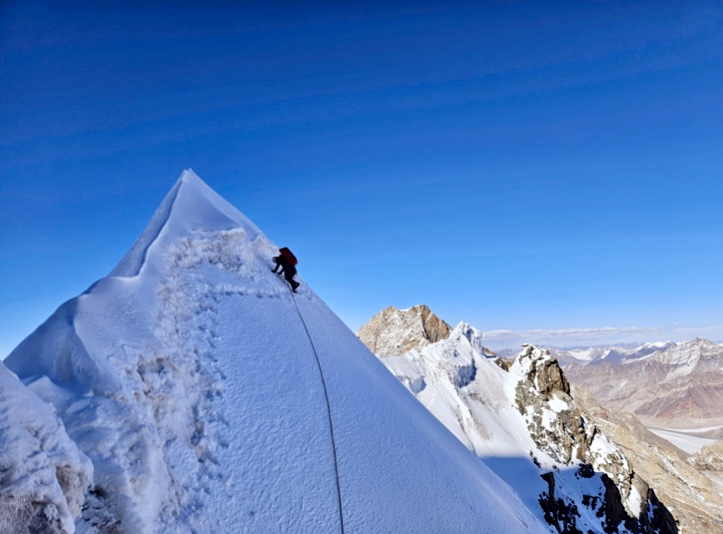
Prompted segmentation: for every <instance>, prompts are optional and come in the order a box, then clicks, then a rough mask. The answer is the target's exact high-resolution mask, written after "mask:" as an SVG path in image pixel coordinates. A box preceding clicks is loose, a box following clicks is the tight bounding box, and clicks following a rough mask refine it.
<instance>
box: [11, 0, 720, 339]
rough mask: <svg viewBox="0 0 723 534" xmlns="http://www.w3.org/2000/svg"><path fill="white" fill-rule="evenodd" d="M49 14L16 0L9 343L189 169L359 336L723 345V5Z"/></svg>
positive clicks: (213, 6) (136, 7)
mask: <svg viewBox="0 0 723 534" xmlns="http://www.w3.org/2000/svg"><path fill="white" fill-rule="evenodd" d="M52 4H58V3H53V2H41V1H16V0H15V1H14V0H9V1H4V2H2V3H0V180H1V182H0V200H1V201H2V206H3V208H2V210H0V242H1V243H2V247H1V248H0V251H1V252H0V253H1V254H2V262H1V263H0V352H3V353H7V352H8V351H9V350H11V349H12V347H14V346H15V345H16V344H17V343H18V342H19V341H21V340H22V338H23V337H25V335H27V334H29V333H30V332H31V331H32V330H33V329H34V328H35V327H36V326H38V325H39V324H40V323H41V322H42V321H43V320H44V319H45V318H46V317H47V316H48V315H50V314H51V313H52V312H53V311H54V309H55V308H56V307H57V306H58V305H60V304H61V303H62V302H63V301H65V300H67V299H68V298H71V297H73V296H75V295H77V294H78V293H80V292H82V291H83V290H85V289H86V288H87V287H88V286H89V285H90V284H91V283H93V282H94V281H95V280H97V279H98V278H100V277H102V276H105V275H106V274H107V273H108V272H109V271H110V270H111V269H112V268H113V266H114V265H115V264H116V263H117V262H118V261H119V260H120V258H121V257H122V256H123V254H124V253H125V251H126V250H127V249H128V248H129V247H130V246H131V245H132V243H133V242H134V240H135V238H136V237H137V236H138V235H139V234H140V232H141V231H142V230H143V228H144V226H145V224H146V223H147V222H148V220H149V219H150V217H151V216H152V214H153V212H154V210H155V208H156V207H157V206H158V204H159V203H160V201H161V200H162V198H163V196H164V195H165V194H166V192H167V191H168V190H169V189H170V188H171V187H172V185H173V183H174V182H175V180H176V179H177V177H178V176H179V174H180V173H181V171H182V170H183V169H185V168H189V167H190V168H193V169H194V171H195V172H196V173H197V174H198V175H199V176H201V177H202V178H203V179H204V180H205V181H206V182H207V183H208V184H209V185H210V186H211V187H213V188H214V189H216V190H217V191H218V192H219V193H220V194H221V195H223V196H224V197H226V198H227V199H228V200H229V201H230V202H231V203H233V204H234V205H235V206H236V207H238V208H239V209H240V210H241V211H242V212H244V213H245V214H246V215H247V216H249V217H250V218H251V219H252V220H253V221H254V222H256V224H257V225H259V226H260V227H261V228H262V230H264V231H265V232H266V234H267V235H268V236H269V237H270V238H271V239H272V240H274V241H275V242H276V243H278V244H279V245H288V246H290V247H291V248H292V250H294V252H295V253H296V254H297V256H299V258H300V265H299V267H300V274H301V275H302V277H303V278H304V279H305V280H306V281H307V282H309V283H310V284H311V285H312V286H313V288H314V289H315V290H316V292H317V293H319V295H320V296H321V297H322V298H323V299H324V300H326V302H327V303H328V304H329V305H330V306H331V307H332V309H334V310H335V311H336V312H337V313H338V314H339V315H340V317H341V318H342V319H344V320H345V321H346V322H347V324H348V325H349V326H350V327H351V328H352V329H356V328H358V327H359V326H360V325H361V324H362V323H364V322H365V321H366V320H368V319H369V318H370V317H371V316H372V315H373V314H374V313H376V312H378V311H380V310H381V309H382V308H384V307H386V306H388V305H395V306H398V307H407V306H411V305H413V304H417V303H426V304H428V305H429V306H430V307H431V308H432V309H433V310H434V311H435V312H436V313H438V314H439V315H440V316H441V317H442V318H444V319H445V320H447V321H448V322H450V323H452V324H456V323H457V322H458V321H459V320H465V321H467V322H469V323H471V324H473V325H474V326H477V327H478V328H480V329H482V330H485V331H500V330H503V331H511V332H506V333H499V332H498V333H497V334H494V335H492V334H490V339H491V340H492V339H493V338H495V336H498V337H497V338H495V339H497V340H498V341H499V343H500V344H504V342H503V341H502V339H503V338H504V336H505V335H509V337H510V339H512V338H514V340H515V342H517V341H518V338H520V339H521V338H525V337H528V338H530V340H532V341H536V340H537V339H545V340H547V341H550V340H552V341H555V342H556V343H557V344H567V343H568V342H570V341H571V340H574V341H579V342H588V341H589V342H593V341H595V342H596V341H619V340H629V339H638V340H653V339H681V340H682V339H690V338H692V337H695V335H703V336H707V337H711V338H713V339H717V340H721V341H723V209H721V205H722V203H723V8H721V6H720V3H719V2H713V1H711V2H704V1H703V2H694V3H691V2H679V3H676V2H595V3H587V2H584V3H582V2H485V3H474V2H470V3H458V4H447V5H446V6H445V7H438V6H436V5H435V4H434V3H426V4H425V3H414V4H413V3H397V4H394V5H392V6H389V5H387V6H382V5H381V4H383V3H381V2H375V3H364V2H355V3H351V4H349V3H347V4H346V5H344V6H339V5H335V4H332V3H324V2H314V3H312V5H311V6H304V5H302V3H295V4H292V3H287V4H282V3H277V4H269V5H266V6H264V7H262V8H260V7H238V6H236V5H234V4H237V3H231V2H228V3H225V2H206V3H205V4H207V5H205V6H204V5H202V3H200V2H199V3H198V4H197V5H196V6H195V7H194V6H193V5H192V4H191V3H189V2H184V3H182V4H184V7H182V8H179V7H177V6H173V2H155V3H153V5H152V6H148V5H143V4H144V3H141V2H123V3H117V4H116V5H115V6H114V7H107V6H106V7H102V6H100V5H98V4H101V3H97V2H67V3H63V5H52ZM121 4H123V5H122V6H121ZM600 329H604V330H600ZM532 331H535V332H532ZM515 336H517V337H515Z"/></svg>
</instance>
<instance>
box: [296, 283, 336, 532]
mask: <svg viewBox="0 0 723 534" xmlns="http://www.w3.org/2000/svg"><path fill="white" fill-rule="evenodd" d="M291 300H292V301H293V302H294V307H295V308H296V312H297V313H298V314H299V319H301V324H302V325H303V326H304V330H305V331H306V337H308V338H309V343H310V344H311V350H312V351H313V352H314V357H315V358H316V366H317V367H318V368H319V376H320V377H321V385H322V386H323V389H324V398H325V399H326V413H327V415H328V417H329V431H330V434H331V450H332V452H333V454H334V473H335V475H336V495H337V498H338V500H339V524H340V526H341V534H344V513H343V510H342V506H341V482H340V481H339V461H338V459H337V454H336V439H335V438H334V421H333V419H332V418H331V404H330V403H329V390H328V389H327V387H326V379H325V378H324V371H323V369H322V368H321V360H319V354H318V353H317V352H316V347H315V346H314V340H313V339H312V338H311V333H309V328H308V327H307V326H306V321H304V316H303V315H301V310H300V309H299V305H298V304H297V303H296V297H295V296H294V292H293V291H292V292H291Z"/></svg>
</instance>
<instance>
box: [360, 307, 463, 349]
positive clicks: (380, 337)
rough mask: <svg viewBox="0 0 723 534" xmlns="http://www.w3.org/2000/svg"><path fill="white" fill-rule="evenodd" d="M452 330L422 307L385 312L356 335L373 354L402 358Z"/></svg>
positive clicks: (445, 336)
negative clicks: (401, 356)
mask: <svg viewBox="0 0 723 534" xmlns="http://www.w3.org/2000/svg"><path fill="white" fill-rule="evenodd" d="M451 331H452V329H451V328H450V326H449V325H448V324H447V323H445V322H444V321H443V320H442V319H440V318H439V317H437V316H436V315H434V314H433V313H432V311H431V310H430V309H429V308H428V307H427V306H425V305H424V304H418V305H416V306H412V307H411V308H408V309H406V310H399V309H397V308H395V307H394V306H389V307H388V308H385V309H384V310H382V311H381V312H380V313H378V314H376V315H375V316H374V317H372V318H371V319H370V320H369V322H368V323H367V324H365V325H364V326H362V327H361V328H360V329H359V331H358V332H357V336H358V337H359V339H361V341H362V342H363V343H364V344H365V345H366V346H367V347H369V350H371V351H372V352H373V353H374V354H377V355H380V356H388V355H394V354H404V353H405V352H407V351H410V350H412V349H417V350H421V349H422V348H424V347H426V346H427V345H430V344H432V343H436V342H437V341H440V340H442V339H447V338H448V337H449V334H450V332H451Z"/></svg>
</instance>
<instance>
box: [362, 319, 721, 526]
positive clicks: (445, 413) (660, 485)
mask: <svg viewBox="0 0 723 534" xmlns="http://www.w3.org/2000/svg"><path fill="white" fill-rule="evenodd" d="M431 324H433V325H436V326H435V328H433V329H430V328H428V325H431ZM443 332H449V335H448V337H447V338H446V339H445V338H442V339H440V337H441V334H442V333H443ZM358 336H359V337H360V339H362V341H364V342H365V343H366V344H367V346H369V347H370V348H371V347H375V348H376V350H377V352H378V357H379V358H380V360H381V361H382V362H383V363H384V364H385V365H386V366H387V367H388V368H389V369H390V370H391V371H392V372H393V373H394V375H395V376H396V377H397V378H398V379H399V380H400V381H401V382H402V383H403V384H404V385H405V386H406V387H407V389H409V391H410V392H412V393H413V394H414V395H415V396H416V397H417V398H418V399H419V400H420V402H422V403H423V404H424V405H425V406H426V407H427V408H428V409H429V410H430V411H431V412H432V413H433V414H434V415H435V416H436V417H437V418H439V420H440V421H442V422H443V423H444V424H445V426H447V428H448V429H449V430H450V431H451V432H452V433H453V434H455V435H456V436H457V437H458V438H459V439H460V440H461V441H462V442H463V443H465V444H466V445H467V446H468V447H469V448H470V449H471V450H473V451H474V452H475V454H476V455H477V456H478V457H480V458H481V459H482V461H483V462H485V463H487V464H488V465H490V466H491V467H492V468H493V469H497V470H498V474H500V476H502V478H504V479H505V480H506V481H507V482H508V483H510V484H511V485H512V486H513V487H515V488H516V489H517V491H518V492H519V493H520V494H521V495H522V496H523V499H525V502H526V503H528V505H529V506H533V505H534V504H535V503H537V505H538V506H541V507H543V508H544V510H545V513H546V514H548V515H547V517H548V519H549V520H550V523H551V524H553V525H554V526H555V527H556V528H557V530H558V531H559V532H578V531H580V532H586V530H585V529H590V530H591V531H592V532H603V531H605V532H610V531H611V530H610V528H611V527H612V522H611V521H610V519H607V520H605V519H601V516H602V515H604V512H602V511H601V510H602V509H600V508H596V505H599V504H600V502H602V501H595V500H592V499H591V498H590V496H591V495H593V493H594V492H591V491H590V488H589V486H588V485H586V484H587V483H589V482H590V479H588V480H587V482H583V481H582V479H581V478H580V469H582V470H583V472H584V471H585V467H583V466H587V465H589V466H592V471H593V472H594V476H593V479H592V480H598V481H601V482H600V483H601V484H605V482H604V481H605V480H608V481H611V482H612V485H614V486H615V488H616V490H617V493H616V492H614V491H610V490H607V491H604V492H603V494H604V495H605V498H604V503H605V504H604V507H603V509H605V510H610V509H617V510H624V513H623V514H621V515H619V516H617V517H619V520H620V523H619V525H624V528H627V529H628V530H626V532H637V531H639V530H637V529H640V528H653V529H654V530H653V531H664V530H660V529H665V528H666V525H667V526H668V527H670V525H669V524H667V523H666V522H665V521H662V517H663V516H664V514H663V508H658V510H659V513H660V514H662V515H659V516H658V519H659V520H661V522H660V523H658V524H656V525H655V526H654V527H651V526H650V525H648V526H645V525H644V524H643V523H642V522H640V517H641V516H640V511H641V510H642V509H645V508H646V507H649V509H654V508H655V506H656V504H655V503H656V502H657V501H656V498H657V497H656V495H655V494H656V493H657V494H659V495H660V496H661V500H662V502H663V503H664V504H665V507H668V508H669V509H670V510H671V512H672V515H673V516H674V517H675V519H676V520H677V521H679V524H680V526H681V527H684V528H683V531H688V529H697V531H700V532H715V533H722V532H723V523H722V522H721V518H722V517H723V498H721V496H720V494H721V493H722V492H723V491H722V490H723V477H719V475H720V474H723V469H721V467H722V466H723V454H721V453H723V443H721V444H720V446H719V444H713V445H711V446H709V447H706V448H704V449H703V451H701V453H700V454H697V455H695V456H691V455H689V454H687V453H685V452H684V451H681V450H679V449H677V448H676V447H674V446H672V445H671V444H670V443H669V442H668V441H666V440H664V439H661V438H660V437H659V436H657V435H655V434H653V433H651V432H650V431H649V430H648V429H647V428H646V427H645V426H644V425H643V424H642V423H641V422H640V421H638V420H637V419H636V418H635V417H634V416H633V415H629V414H628V415H626V414H625V413H623V412H618V411H617V410H615V409H608V408H603V406H602V405H601V404H600V403H598V402H597V401H596V399H595V398H594V396H593V395H592V394H591V393H590V392H588V391H586V390H585V389H580V388H579V386H578V385H577V382H576V378H575V377H576V376H586V373H589V375H587V376H590V377H593V376H594V374H593V373H595V372H598V373H599V372H600V370H602V372H603V373H608V374H610V373H620V374H619V375H616V379H617V380H618V381H620V382H624V383H625V384H626V385H628V384H630V385H629V386H628V387H630V389H631V390H632V389H635V387H636V386H633V385H632V384H633V383H634V384H637V389H638V390H641V389H642V390H645V389H647V390H648V391H650V392H651V393H650V394H651V396H652V391H654V390H655V389H656V387H657V386H656V384H658V382H656V380H663V381H665V379H667V381H668V382H672V383H673V384H676V385H680V384H682V383H685V384H687V385H688V387H689V388H690V389H691V391H693V390H695V385H696V384H700V383H701V382H699V381H696V378H697V377H698V376H699V375H700V372H701V371H702V370H703V369H707V370H708V371H709V372H710V371H711V369H712V367H715V362H716V361H718V362H719V363H720V360H719V354H720V351H723V347H720V346H718V345H715V344H713V343H710V342H707V341H704V340H694V341H691V342H689V343H685V344H674V343H649V344H645V345H643V346H638V347H599V348H591V349H572V350H568V351H546V350H544V349H541V348H538V347H534V346H532V345H526V346H525V347H523V350H522V351H521V352H518V353H517V354H516V355H515V356H514V357H513V358H510V359H506V358H505V359H503V358H499V357H498V356H496V355H495V354H494V353H493V352H492V351H490V350H488V349H486V348H485V347H484V344H483V342H484V335H483V333H482V332H480V331H479V330H477V329H475V328H474V327H471V326H469V325H467V324H465V323H460V324H459V325H458V326H457V327H455V328H451V327H450V326H449V325H447V324H446V323H444V321H442V320H441V319H439V318H438V317H436V316H434V314H433V313H432V312H431V310H429V308H428V307H426V306H423V305H420V306H414V307H412V308H409V309H406V310H397V309H396V308H393V307H390V308H387V309H385V310H384V311H383V312H381V313H380V314H378V315H376V316H375V317H373V318H372V319H371V320H370V321H369V323H367V324H366V325H364V326H363V327H362V328H361V329H360V330H359V332H358ZM400 349H402V350H400ZM395 351H397V352H395ZM558 362H563V363H564V366H563V367H560V365H559V364H558ZM645 362H647V363H645ZM641 366H642V367H641ZM699 366H700V367H699ZM719 367H720V365H719ZM569 369H574V370H575V371H576V373H570V374H568V373H569ZM651 369H663V370H664V371H665V372H658V373H657V374H655V373H653V374H650V375H649V376H648V372H649V370H651ZM625 370H630V371H631V372H633V373H638V376H637V378H636V379H635V380H632V379H626V378H624V377H623V371H625ZM568 376H569V378H570V382H571V383H572V384H573V385H572V387H571V386H570V384H569V383H568ZM597 377H598V378H597V380H598V382H595V379H594V378H591V381H592V382H593V383H594V385H596V386H598V388H599V390H600V391H602V390H605V391H606V394H607V395H608V396H607V397H606V398H615V392H613V391H610V388H609V387H608V388H607V389H606V387H605V386H606V384H607V385H608V386H609V384H608V383H607V380H608V379H607V378H606V377H605V376H604V375H603V378H601V375H600V374H598V375H597ZM684 377H688V378H687V379H685V378H684ZM624 390H625V387H620V388H618V389H617V391H624ZM714 390H715V391H720V385H718V386H716V387H715V388H714ZM691 396H694V395H693V394H692V393H691ZM602 404H603V405H605V406H607V405H606V404H605V402H602ZM701 405H703V403H701ZM641 406H647V404H646V403H645V402H643V403H641ZM693 406H697V404H693ZM719 406H720V404H719ZM703 407H704V408H707V407H706V406H704V405H703ZM701 413H705V414H709V413H710V412H704V411H702V410H701ZM708 421H709V420H708ZM523 458H529V459H531V462H532V465H533V466H534V467H531V465H530V464H529V463H525V461H523V460H521V459H523ZM510 464H515V467H514V468H511V467H510ZM665 466H667V468H666V467H665ZM535 470H537V475H536V476H537V477H540V480H544V481H547V482H549V483H550V486H549V487H547V488H545V487H544V485H543V486H540V485H539V484H538V485H537V486H536V485H535V484H533V483H532V482H531V480H534V479H535V476H533V473H534V472H535ZM523 471H524V472H527V473H529V476H526V477H520V476H514V475H511V473H515V472H516V473H519V472H523ZM570 472H572V473H576V475H575V476H573V477H569V476H566V473H570ZM649 488H654V490H655V491H654V492H653V491H652V490H651V492H650V493H647V489H649ZM553 493H554V498H552V499H551V497H550V496H551V495H552V494H553ZM636 496H638V497H639V500H636ZM551 502H552V503H554V504H553V505H551V504H550V503H551ZM573 508H574V509H575V510H576V512H577V513H576V514H571V513H569V511H570V510H571V509H573ZM636 520H637V521H638V522H637V523H636V522H635V521H636ZM626 521H627V522H626ZM621 528H622V527H621ZM670 528H672V527H670ZM676 528H677V527H676ZM655 529H657V530H655ZM621 532H622V530H621Z"/></svg>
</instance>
